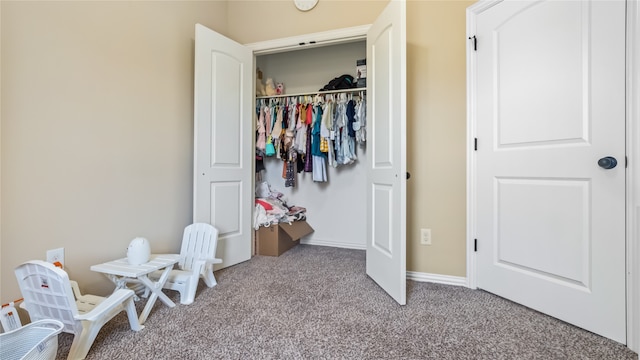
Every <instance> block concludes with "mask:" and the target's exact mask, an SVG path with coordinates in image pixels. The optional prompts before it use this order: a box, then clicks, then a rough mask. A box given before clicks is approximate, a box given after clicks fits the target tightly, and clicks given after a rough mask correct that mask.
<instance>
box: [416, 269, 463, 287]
mask: <svg viewBox="0 0 640 360" xmlns="http://www.w3.org/2000/svg"><path fill="white" fill-rule="evenodd" d="M407 280H413V281H420V282H431V283H437V284H445V285H455V286H465V287H466V286H467V278H466V277H462V276H451V275H440V274H430V273H422V272H415V271H407Z"/></svg>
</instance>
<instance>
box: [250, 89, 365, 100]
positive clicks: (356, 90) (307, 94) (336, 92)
mask: <svg viewBox="0 0 640 360" xmlns="http://www.w3.org/2000/svg"><path fill="white" fill-rule="evenodd" d="M362 91H367V88H366V87H363V88H352V89H340V90H328V91H316V92H306V93H296V94H283V95H271V96H256V99H274V98H283V97H291V96H315V95H324V94H338V93H359V92H362Z"/></svg>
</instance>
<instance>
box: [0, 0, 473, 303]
mask: <svg viewBox="0 0 640 360" xmlns="http://www.w3.org/2000/svg"><path fill="white" fill-rule="evenodd" d="M386 3H387V1H333V0H320V3H319V4H318V6H317V7H316V8H315V9H314V10H312V11H311V12H308V13H300V12H298V11H297V10H295V8H294V7H293V2H292V1H240V0H231V1H229V2H224V1H219V2H216V1H210V2H193V1H179V2H160V1H159V2H154V1H149V2H115V1H114V2H111V1H109V2H93V1H92V2H8V1H2V2H0V8H1V13H0V14H1V21H2V22H1V28H0V30H1V36H2V38H1V40H2V43H1V45H2V52H1V54H2V58H1V62H0V64H1V70H2V78H1V91H2V93H1V94H2V97H1V99H0V100H1V103H2V105H4V106H3V107H2V109H1V116H2V119H1V129H2V133H1V134H2V138H1V143H0V144H1V155H2V159H1V163H0V164H1V166H2V169H1V170H2V171H1V174H2V177H1V179H0V180H1V183H0V184H1V196H2V202H1V209H0V210H1V214H2V217H1V224H2V227H1V236H2V237H1V241H2V243H1V246H0V256H1V260H2V261H1V262H2V263H1V265H0V271H1V274H0V280H1V281H2V283H1V284H0V301H8V300H10V299H12V298H13V297H16V296H17V294H18V290H17V284H16V283H15V278H14V275H13V268H14V267H15V266H16V265H17V264H19V263H20V262H22V261H25V260H27V259H32V258H44V256H45V252H46V250H47V249H51V248H55V247H60V246H62V247H65V249H66V262H67V270H68V271H69V272H70V273H71V276H72V277H73V278H76V279H78V280H79V281H80V283H81V285H83V288H85V289H86V290H88V291H93V292H95V293H103V294H104V293H107V292H108V291H109V289H110V288H111V285H110V284H109V283H108V282H107V281H106V280H104V279H103V278H102V277H101V276H99V275H97V274H94V273H91V272H90V271H89V270H88V268H89V266H90V265H91V264H94V263H96V262H99V261H103V260H108V259H113V258H115V257H120V256H123V254H124V253H125V252H126V246H127V245H128V242H129V241H130V239H131V238H133V237H135V236H145V237H147V238H149V239H150V240H151V241H152V245H153V248H154V251H155V250H158V251H164V250H166V251H178V248H179V242H180V239H179V238H180V234H181V231H182V229H183V227H184V226H185V225H186V224H188V223H189V222H190V220H191V211H192V210H191V206H192V198H191V197H192V194H191V191H192V174H191V172H192V144H193V141H192V131H193V126H192V116H193V110H192V108H193V105H192V102H193V79H192V76H193V55H192V54H193V25H194V24H195V23H196V22H200V23H202V24H204V25H206V26H208V27H210V28H212V29H214V30H216V31H218V32H221V33H223V34H224V35H226V36H229V37H230V38H232V39H235V40H236V41H238V42H241V43H251V42H256V41H262V40H270V39H276V38H281V37H287V36H293V35H300V34H305V33H311V32H318V31H325V30H332V29H337V28H343V27H350V26H356V25H363V24H369V23H371V22H372V21H373V20H374V19H375V17H376V16H377V15H378V14H379V13H380V12H381V10H382V9H383V8H384V6H385V5H386ZM471 3H472V2H471V1H454V0H447V1H409V2H408V5H407V40H408V44H407V55H408V63H407V69H408V73H407V74H408V99H407V104H408V111H407V113H408V127H409V129H410V131H409V133H408V144H407V147H408V158H409V163H408V168H409V171H410V172H411V174H412V177H411V180H409V183H408V184H409V193H408V209H407V210H408V223H407V226H408V231H407V236H408V246H407V259H408V270H410V271H417V272H427V273H437V274H443V275H453V276H465V271H466V269H465V256H466V255H465V249H464V244H465V224H466V219H465V202H464V199H465V176H466V175H465V147H466V144H465V83H464V78H465V66H464V61H465V58H464V49H465V38H464V34H465V30H464V26H465V25H464V24H465V12H464V10H465V8H466V7H467V6H469V5H471ZM421 227H429V228H431V229H432V232H433V245H432V246H430V247H424V246H420V245H419V228H421Z"/></svg>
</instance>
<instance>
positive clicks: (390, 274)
mask: <svg viewBox="0 0 640 360" xmlns="http://www.w3.org/2000/svg"><path fill="white" fill-rule="evenodd" d="M405 24H406V4H405V2H404V1H391V2H390V3H389V5H388V6H387V7H386V8H385V10H384V11H383V12H382V14H381V15H380V16H379V17H378V19H377V20H376V21H375V23H374V24H373V25H372V26H371V28H370V30H369V32H368V34H367V77H368V79H367V100H368V101H367V126H368V131H369V133H368V137H369V138H368V140H367V141H368V143H369V145H368V146H370V149H371V150H368V151H371V152H370V154H371V155H370V156H369V159H368V166H367V260H366V268H367V275H369V276H370V277H371V278H372V279H373V280H374V281H375V282H376V283H378V285H380V287H382V288H383V289H384V290H385V291H386V292H387V293H389V295H391V297H393V298H394V299H395V300H396V301H397V302H398V303H400V304H401V305H404V304H405V303H406V293H407V292H406V277H407V270H406V172H407V167H406V147H405V144H406V133H405V130H406V110H405V103H406V85H405V78H406V31H405Z"/></svg>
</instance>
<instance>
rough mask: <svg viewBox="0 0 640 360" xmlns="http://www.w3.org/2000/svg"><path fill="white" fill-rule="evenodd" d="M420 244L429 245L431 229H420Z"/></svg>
mask: <svg viewBox="0 0 640 360" xmlns="http://www.w3.org/2000/svg"><path fill="white" fill-rule="evenodd" d="M420 244H421V245H431V229H420Z"/></svg>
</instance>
